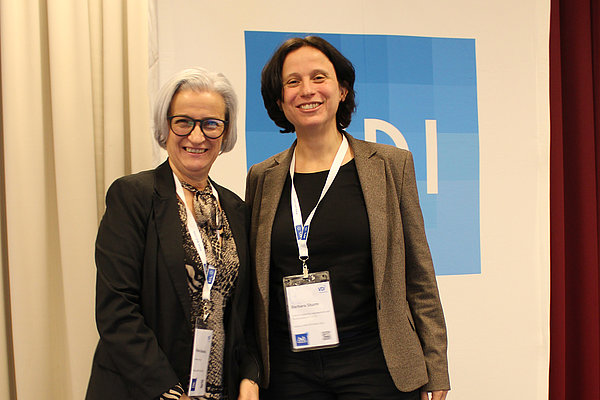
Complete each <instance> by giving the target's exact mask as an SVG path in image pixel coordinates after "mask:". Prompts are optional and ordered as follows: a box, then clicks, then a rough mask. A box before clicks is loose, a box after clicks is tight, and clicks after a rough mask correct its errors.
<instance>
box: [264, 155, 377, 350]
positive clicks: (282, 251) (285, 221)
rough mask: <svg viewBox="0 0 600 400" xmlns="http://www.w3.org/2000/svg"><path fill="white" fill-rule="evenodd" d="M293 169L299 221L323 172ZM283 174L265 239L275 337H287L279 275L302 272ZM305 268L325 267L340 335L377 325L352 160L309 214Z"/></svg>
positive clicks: (314, 198) (363, 208)
mask: <svg viewBox="0 0 600 400" xmlns="http://www.w3.org/2000/svg"><path fill="white" fill-rule="evenodd" d="M328 172H329V171H321V172H315V173H295V174H294V183H295V187H296V193H297V194H298V200H299V202H300V208H301V210H302V221H303V222H304V221H306V218H307V217H308V215H309V214H310V212H311V210H312V209H313V207H314V206H315V204H317V201H318V200H319V196H320V195H321V190H322V189H323V186H324V185H325V180H326V179H327V173H328ZM290 198H291V178H290V175H289V174H288V176H287V179H286V181H285V184H284V186H283V192H282V194H281V199H280V201H279V205H278V207H277V213H276V214H275V221H274V223H273V231H272V236H271V237H272V239H271V249H272V250H271V272H270V281H271V282H270V286H271V293H270V315H271V317H270V319H271V323H270V326H271V334H272V336H273V339H275V340H287V341H289V327H288V322H287V314H286V309H285V299H284V296H283V282H282V281H283V277H284V276H288V275H298V274H301V273H302V263H301V261H300V260H299V259H298V245H297V242H296V240H295V236H294V229H293V222H292V211H291V200H290ZM308 254H309V260H308V262H307V265H308V269H309V272H317V271H325V270H327V271H329V276H330V279H331V292H332V297H333V306H334V309H335V318H336V322H337V327H338V334H339V337H340V344H341V345H343V341H344V339H345V338H348V337H352V336H356V335H361V334H369V335H370V334H372V333H373V331H376V329H377V315H376V309H375V290H374V284H373V266H372V262H371V241H370V234H369V220H368V216H367V210H366V206H365V201H364V198H363V195H362V190H361V187H360V182H359V180H358V173H357V171H356V164H355V162H354V160H351V161H350V162H348V163H346V164H345V165H343V166H342V167H341V168H340V170H339V172H338V175H337V176H336V178H335V180H334V181H333V184H332V185H331V187H330V188H329V191H328V192H327V194H326V195H325V197H324V198H323V200H322V201H321V203H320V204H319V207H318V208H317V210H316V211H315V215H314V217H313V219H312V222H311V226H310V232H309V236H308Z"/></svg>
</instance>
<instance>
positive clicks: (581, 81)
mask: <svg viewBox="0 0 600 400" xmlns="http://www.w3.org/2000/svg"><path fill="white" fill-rule="evenodd" d="M550 131H551V132H550V232H551V233H550V244H551V255H550V256H551V285H550V294H551V300H550V388H549V389H550V396H549V398H550V400H571V399H600V292H599V288H600V273H599V272H600V268H599V266H600V260H599V256H600V241H599V238H600V201H599V200H600V179H599V178H600V0H551V17H550Z"/></svg>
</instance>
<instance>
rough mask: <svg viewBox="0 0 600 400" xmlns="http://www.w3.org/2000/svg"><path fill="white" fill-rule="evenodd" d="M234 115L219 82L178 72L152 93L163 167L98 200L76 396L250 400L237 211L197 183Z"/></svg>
mask: <svg viewBox="0 0 600 400" xmlns="http://www.w3.org/2000/svg"><path fill="white" fill-rule="evenodd" d="M236 118H237V99H236V96H235V93H234V91H233V87H232V86H231V84H230V83H229V81H228V80H227V78H225V76H224V75H223V74H220V73H213V72H209V71H206V70H204V69H202V68H191V69H186V70H183V71H180V72H178V73H177V74H175V75H174V76H173V77H172V78H171V79H170V80H169V81H167V82H166V83H165V85H164V86H163V87H162V88H161V90H160V92H159V95H158V99H157V101H156V102H155V107H154V136H155V139H156V141H157V142H158V144H159V145H160V146H161V147H163V148H164V149H166V150H167V153H168V156H169V158H168V160H167V161H165V162H164V163H163V164H161V165H160V166H158V167H157V168H156V169H154V170H151V171H145V172H141V173H138V174H134V175H129V176H125V177H122V178H120V179H117V180H116V181H115V182H114V183H113V184H112V185H111V187H110V188H109V190H108V193H107V194H106V212H105V213H104V216H103V217H102V221H101V223H100V227H99V229H98V237H97V239H96V267H97V270H98V276H97V281H96V323H97V326H98V332H99V333H100V341H99V343H98V347H97V349H96V354H95V356H94V361H93V365H92V374H91V378H90V382H89V386H88V391H87V396H86V399H87V400H94V399H102V400H104V399H119V400H125V399H140V400H142V399H148V400H157V399H160V400H167V399H182V400H184V399H189V398H190V397H193V398H201V399H229V400H235V399H239V400H258V385H257V384H256V383H255V382H257V381H258V380H259V378H260V371H261V369H260V364H259V362H258V359H257V357H256V356H255V347H256V345H255V344H254V343H253V342H254V336H253V335H252V328H250V329H247V328H246V325H247V322H250V321H249V320H248V318H249V316H250V315H251V310H250V309H251V307H249V306H248V299H249V293H250V284H249V282H250V268H249V265H250V264H249V254H248V245H247V230H248V226H247V222H248V219H247V210H246V207H245V205H244V203H243V202H242V200H241V199H240V198H239V197H238V196H236V195H235V194H234V193H233V192H231V191H230V190H228V189H226V188H224V187H222V186H220V185H218V184H216V183H215V182H214V181H213V180H212V179H210V178H209V172H210V169H211V167H212V165H213V163H214V162H215V160H216V159H217V157H218V156H219V155H220V154H221V153H223V152H227V151H230V150H231V149H232V148H233V146H234V145H235V142H236V138H237V133H236ZM250 326H251V325H250ZM188 395H189V397H188Z"/></svg>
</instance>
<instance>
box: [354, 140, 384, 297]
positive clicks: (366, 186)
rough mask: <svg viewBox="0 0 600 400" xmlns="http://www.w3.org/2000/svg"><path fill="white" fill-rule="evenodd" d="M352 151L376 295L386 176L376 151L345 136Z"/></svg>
mask: <svg viewBox="0 0 600 400" xmlns="http://www.w3.org/2000/svg"><path fill="white" fill-rule="evenodd" d="M346 136H347V138H348V141H349V143H350V146H351V147H352V150H353V151H354V160H355V163H356V170H357V171H358V179H359V181H360V186H361V188H362V192H363V197H364V199H365V204H366V207H367V215H368V216H369V230H370V233H371V257H372V262H373V274H374V279H375V289H376V292H380V290H381V286H382V284H383V278H384V272H385V265H386V257H387V240H388V237H387V219H388V215H387V214H386V212H387V211H386V210H387V206H386V194H383V195H382V193H385V190H386V188H387V185H386V178H385V177H386V173H385V164H384V161H383V160H382V159H381V158H379V157H377V151H376V150H375V149H373V148H372V147H371V146H370V145H369V144H368V143H366V142H363V141H359V140H356V139H354V138H353V137H352V136H350V135H346Z"/></svg>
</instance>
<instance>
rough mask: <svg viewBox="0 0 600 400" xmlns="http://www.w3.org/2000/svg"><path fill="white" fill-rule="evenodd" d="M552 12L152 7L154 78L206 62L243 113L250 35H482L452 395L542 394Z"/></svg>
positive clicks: (448, 280) (225, 180) (443, 4)
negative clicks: (474, 257)
mask: <svg viewBox="0 0 600 400" xmlns="http://www.w3.org/2000/svg"><path fill="white" fill-rule="evenodd" d="M549 7H550V5H549V1H548V0H487V1H473V0H456V1H451V2H450V1H441V0H429V1H421V2H415V1H408V0H387V1H359V0H347V1H339V0H333V1H326V2H318V3H316V4H315V3H314V2H302V3H299V2H292V1H287V0H279V1H266V0H263V1H230V0H223V1H220V2H209V1H200V0H195V1H190V0H158V8H157V15H158V41H159V46H158V48H159V76H160V81H161V82H163V81H164V79H165V78H166V77H167V76H169V75H171V74H172V73H174V72H175V71H177V70H179V69H181V68H184V67H187V66H192V65H200V66H204V67H206V68H208V69H210V70H216V71H221V72H223V73H225V75H226V76H227V77H228V78H229V79H230V80H231V82H232V83H233V85H234V87H235V89H236V91H237V93H238V95H239V97H240V102H241V104H242V105H243V104H244V100H245V97H244V95H245V91H246V84H245V59H244V54H245V53H244V31H245V30H258V31H286V32H294V31H298V32H314V33H358V34H386V35H409V36H432V37H452V38H475V40H476V54H477V81H478V108H479V140H480V148H479V150H480V195H481V196H480V204H481V256H482V268H481V269H482V273H481V274H480V275H461V276H442V277H439V278H438V280H439V284H440V293H441V296H442V301H443V304H444V310H445V313H446V319H447V324H448V335H449V359H450V374H451V382H452V387H453V389H452V392H451V395H450V398H454V399H461V400H471V399H472V400H475V399H479V398H482V397H484V398H486V399H488V400H494V399H498V400H499V399H503V400H504V399H540V400H541V399H547V396H548V394H547V382H548V377H547V375H548V346H549V343H548V342H549V333H548V319H549V316H548V314H549V265H550V264H549V198H548V188H549V168H548V163H549V155H548V151H549V120H548V119H549V111H548V29H549ZM240 111H241V112H240V116H239V120H238V124H239V125H238V126H239V129H240V135H239V140H238V144H237V146H236V148H235V150H234V151H232V152H231V153H228V154H226V155H223V156H221V157H220V158H219V159H218V160H217V162H216V164H215V165H214V166H213V169H212V171H211V176H212V177H213V178H214V179H215V180H217V181H218V182H219V183H221V184H224V185H225V186H227V187H229V188H231V189H232V190H234V191H236V192H237V193H238V194H240V195H241V196H242V197H243V191H244V180H245V175H246V156H245V141H244V127H245V123H244V122H245V110H244V107H243V106H242V107H241V110H240ZM275 129H276V127H275V126H273V130H274V132H275Z"/></svg>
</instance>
